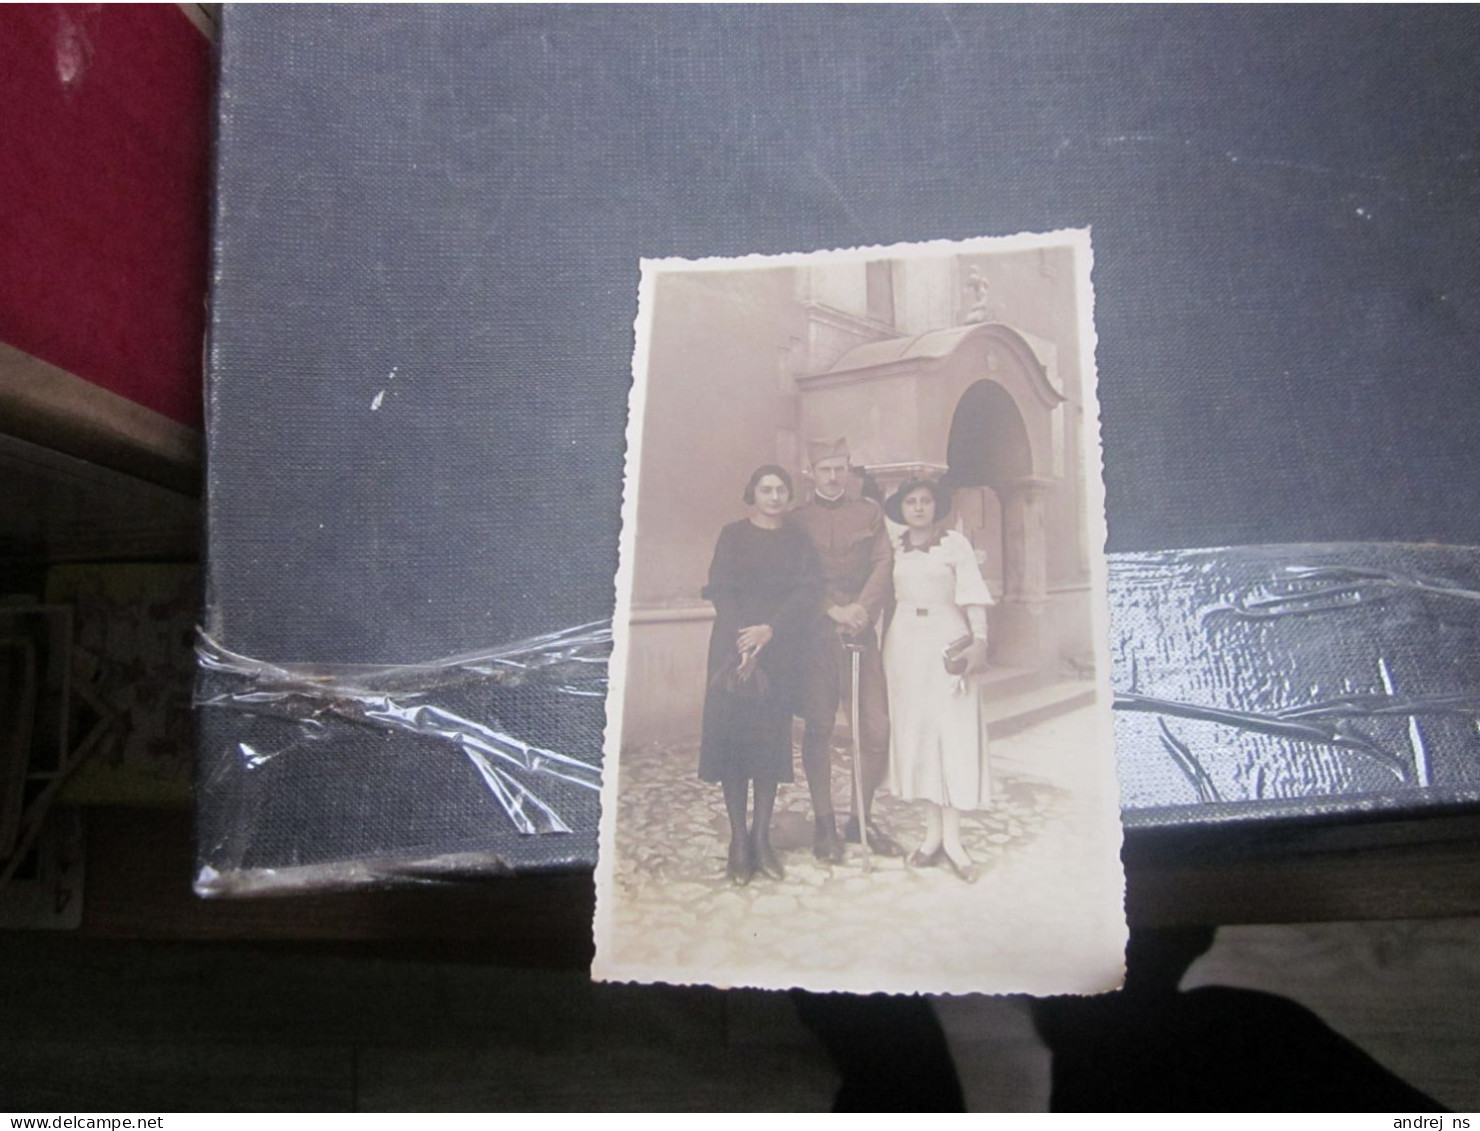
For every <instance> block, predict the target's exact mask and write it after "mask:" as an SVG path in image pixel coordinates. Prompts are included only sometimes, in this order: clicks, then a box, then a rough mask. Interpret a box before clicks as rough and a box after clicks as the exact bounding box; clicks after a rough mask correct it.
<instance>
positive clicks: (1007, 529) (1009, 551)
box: [992, 476, 1058, 672]
mask: <svg viewBox="0 0 1480 1131" xmlns="http://www.w3.org/2000/svg"><path fill="white" fill-rule="evenodd" d="M1052 485H1053V480H1051V479H1043V478H1040V477H1037V476H1026V477H1024V478H1022V479H1016V480H1014V481H1013V482H1011V483H1009V484H1007V485H1006V487H1005V488H1004V489H1003V490H1001V491H1000V492H999V497H1000V498H1001V501H1002V540H1003V546H1002V553H1003V563H1002V573H1003V588H1004V594H1003V600H1002V607H1001V608H1000V609H998V610H997V616H996V617H995V618H994V620H995V622H996V625H995V627H996V629H997V631H996V638H995V641H994V643H993V646H992V652H993V657H994V659H995V662H997V663H999V664H1001V665H1003V666H1004V667H1012V668H1033V669H1035V670H1042V671H1049V672H1052V671H1055V670H1056V669H1057V665H1058V654H1057V653H1058V644H1057V641H1056V640H1055V639H1054V632H1053V626H1052V624H1051V623H1050V620H1049V617H1048V546H1047V543H1046V541H1045V537H1044V530H1043V500H1044V496H1045V494H1046V493H1047V491H1048V489H1049V488H1050V487H1051V486H1052Z"/></svg>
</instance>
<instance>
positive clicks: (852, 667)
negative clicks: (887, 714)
mask: <svg viewBox="0 0 1480 1131" xmlns="http://www.w3.org/2000/svg"><path fill="white" fill-rule="evenodd" d="M843 647H844V648H846V649H847V650H848V668H849V676H850V678H851V682H852V691H853V695H852V697H851V699H850V701H849V705H850V707H851V708H852V710H851V714H850V719H849V721H850V722H851V723H852V724H853V725H852V731H853V812H854V813H855V814H856V815H857V817H858V843H859V844H861V845H862V846H863V870H864V871H865V872H872V871H873V870H874V858H873V854H872V850H871V849H870V848H869V843H868V820H867V818H866V815H865V814H864V811H863V742H862V740H861V738H860V737H859V733H858V663H859V657H861V656H862V655H863V645H862V644H859V643H858V642H856V641H853V640H845V641H843Z"/></svg>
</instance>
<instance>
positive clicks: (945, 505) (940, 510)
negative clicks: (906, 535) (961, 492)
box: [884, 479, 951, 526]
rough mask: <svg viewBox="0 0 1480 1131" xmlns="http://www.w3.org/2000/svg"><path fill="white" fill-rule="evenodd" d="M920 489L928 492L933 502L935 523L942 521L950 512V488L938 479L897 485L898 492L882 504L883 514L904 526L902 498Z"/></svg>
mask: <svg viewBox="0 0 1480 1131" xmlns="http://www.w3.org/2000/svg"><path fill="white" fill-rule="evenodd" d="M921 487H924V488H925V489H926V490H927V491H929V492H930V497H931V498H932V499H934V500H935V521H936V522H941V521H944V519H945V517H946V515H947V514H949V513H950V511H951V486H950V484H948V483H942V482H941V481H940V480H938V479H906V480H905V481H904V482H903V483H901V484H900V485H899V490H898V491H896V492H894V494H892V495H890V496H889V501H888V502H887V503H885V504H884V513H885V514H887V515H888V516H889V517H890V518H892V519H893V520H894V521H895V522H897V523H899V524H900V525H901V526H904V525H906V523H905V521H904V498H905V496H906V495H908V494H909V493H910V492H911V491H918V490H919V489H920V488H921Z"/></svg>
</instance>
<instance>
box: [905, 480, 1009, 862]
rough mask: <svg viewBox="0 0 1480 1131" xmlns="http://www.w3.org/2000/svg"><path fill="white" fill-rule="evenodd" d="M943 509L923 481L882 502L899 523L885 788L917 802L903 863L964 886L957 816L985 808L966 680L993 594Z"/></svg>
mask: <svg viewBox="0 0 1480 1131" xmlns="http://www.w3.org/2000/svg"><path fill="white" fill-rule="evenodd" d="M949 511H950V496H949V494H947V492H946V490H945V488H943V487H942V486H941V485H940V484H938V483H936V482H934V481H931V480H923V479H915V480H910V481H909V482H907V483H905V484H904V485H903V486H902V487H900V489H899V490H898V491H897V492H895V494H894V495H893V497H892V498H890V500H889V503H888V506H887V507H886V512H887V513H888V514H889V517H890V518H892V519H894V521H895V522H897V523H901V524H902V525H903V526H904V528H905V529H904V532H903V533H902V534H900V536H899V540H898V542H897V543H896V544H895V547H894V597H895V602H896V604H895V609H894V617H893V619H892V620H891V621H890V624H889V629H888V632H887V633H886V634H885V637H884V675H885V678H886V679H887V681H888V687H889V730H890V740H891V741H890V756H889V789H890V792H892V793H893V794H894V795H895V796H896V797H899V798H903V799H905V800H908V801H923V802H925V804H926V809H925V818H926V820H925V839H924V840H923V841H921V842H920V847H919V848H918V849H916V850H915V851H914V852H913V853H912V854H911V855H910V858H909V863H910V864H911V865H912V866H913V867H916V868H927V867H931V866H933V865H936V864H939V863H941V861H942V859H944V861H945V863H946V864H947V865H948V866H949V867H950V868H951V870H952V871H953V872H955V873H956V875H957V876H959V877H960V878H961V879H963V880H965V881H966V882H967V883H973V882H975V881H976V879H977V877H978V875H980V869H979V868H978V866H977V864H976V862H975V861H973V860H972V859H971V857H970V856H969V855H968V854H967V852H966V849H965V847H964V846H963V845H962V843H961V813H962V811H963V810H964V811H967V812H971V811H973V810H979V809H985V808H987V807H989V806H990V804H991V796H990V786H989V783H988V780H987V764H986V730H985V728H984V725H983V720H982V708H981V693H980V691H979V690H978V688H977V685H976V680H975V679H974V678H973V677H974V676H976V675H977V674H978V673H979V672H981V671H983V670H985V668H986V666H987V606H988V605H991V604H993V600H992V594H991V592H990V591H989V590H988V589H987V585H986V582H985V581H983V580H982V575H981V569H980V568H979V567H978V566H977V563H976V552H975V551H974V550H973V549H972V546H971V542H970V541H969V540H968V539H967V538H966V536H965V535H963V534H961V533H959V532H958V531H955V530H948V529H946V528H945V526H944V519H945V517H946V515H947V514H948V513H949ZM938 520H939V521H938ZM948 662H949V664H950V667H951V668H952V669H954V670H948V669H947V664H948Z"/></svg>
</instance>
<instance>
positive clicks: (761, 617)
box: [699, 519, 823, 782]
mask: <svg viewBox="0 0 1480 1131" xmlns="http://www.w3.org/2000/svg"><path fill="white" fill-rule="evenodd" d="M704 596H705V598H706V599H708V600H709V601H712V602H713V603H714V612H715V618H714V632H713V633H712V635H711V636H710V638H709V665H708V683H707V687H708V691H707V693H706V695H705V697H704V735H703V739H702V740H701V742H700V746H699V777H700V778H701V779H702V780H704V781H711V782H718V781H724V780H726V779H733V778H742V779H745V780H751V779H755V780H759V781H774V782H782V781H790V780H791V779H792V750H791V718H792V712H793V710H794V709H795V690H796V688H797V686H798V678H799V673H800V661H801V652H800V646H801V644H802V642H803V640H804V637H805V630H806V628H807V627H808V626H809V625H811V624H812V623H814V622H815V621H816V619H817V617H818V615H819V614H820V610H821V607H822V598H823V585H822V574H821V570H820V567H819V565H818V561H817V552H816V550H815V549H813V546H812V543H811V540H810V539H809V538H808V537H807V535H806V534H804V533H803V532H802V531H800V530H798V529H797V528H795V527H794V526H792V525H790V524H787V525H784V526H782V527H781V528H780V529H779V530H766V529H763V528H761V527H759V526H756V525H755V524H754V523H753V522H750V521H749V520H748V519H742V520H741V521H739V522H732V523H731V524H730V525H729V526H726V527H725V528H724V530H722V531H720V536H719V542H718V544H717V545H716V546H715V548H714V561H713V563H712V564H711V565H710V567H709V584H708V585H707V586H705V588H704ZM758 624H768V625H770V626H771V629H772V631H773V633H774V635H773V636H772V638H771V642H770V643H769V644H767V645H766V647H765V648H764V649H762V651H761V653H760V657H759V665H758V667H759V672H760V677H761V678H759V679H752V680H750V681H747V682H746V683H745V684H743V685H741V684H737V682H736V681H735V680H734V679H733V678H732V673H733V672H734V670H735V668H736V667H737V665H738V662H739V658H740V657H739V650H738V648H737V645H736V641H737V639H738V636H739V633H740V630H741V629H742V628H749V627H751V626H752V625H758Z"/></svg>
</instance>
